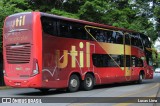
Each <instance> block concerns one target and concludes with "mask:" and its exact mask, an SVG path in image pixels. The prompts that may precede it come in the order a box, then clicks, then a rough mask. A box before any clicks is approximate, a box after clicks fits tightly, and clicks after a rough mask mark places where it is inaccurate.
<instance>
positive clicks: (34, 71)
mask: <svg viewBox="0 0 160 106" xmlns="http://www.w3.org/2000/svg"><path fill="white" fill-rule="evenodd" d="M38 73H39V68H38V61H37V59H33V71H32V75H31V76H35V75H37V74H38Z"/></svg>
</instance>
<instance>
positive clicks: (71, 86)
mask: <svg viewBox="0 0 160 106" xmlns="http://www.w3.org/2000/svg"><path fill="white" fill-rule="evenodd" d="M79 86H80V80H79V77H78V76H77V75H76V74H73V75H71V76H70V79H69V82H68V91H69V92H75V91H77V90H78V89H79Z"/></svg>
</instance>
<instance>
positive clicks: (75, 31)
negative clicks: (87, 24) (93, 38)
mask: <svg viewBox="0 0 160 106" xmlns="http://www.w3.org/2000/svg"><path fill="white" fill-rule="evenodd" d="M70 26H72V28H70V33H71V36H72V38H75V39H84V40H86V35H85V29H84V25H81V24H78V23H71V24H70Z"/></svg>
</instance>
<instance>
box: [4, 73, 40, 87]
mask: <svg viewBox="0 0 160 106" xmlns="http://www.w3.org/2000/svg"><path fill="white" fill-rule="evenodd" d="M4 81H5V84H6V85H7V86H11V87H15V88H40V87H42V82H41V81H42V80H41V77H40V75H36V76H33V77H30V78H9V77H6V76H4Z"/></svg>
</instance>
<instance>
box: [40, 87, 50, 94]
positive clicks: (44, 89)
mask: <svg viewBox="0 0 160 106" xmlns="http://www.w3.org/2000/svg"><path fill="white" fill-rule="evenodd" d="M39 90H40V91H41V92H43V93H47V92H48V91H49V89H48V88H40V89H39Z"/></svg>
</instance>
